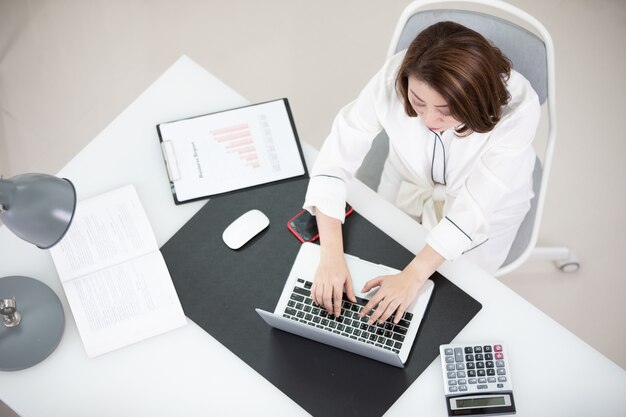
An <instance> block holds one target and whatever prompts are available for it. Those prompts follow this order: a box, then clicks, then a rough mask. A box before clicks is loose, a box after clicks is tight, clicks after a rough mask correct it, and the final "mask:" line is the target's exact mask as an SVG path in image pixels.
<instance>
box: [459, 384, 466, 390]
mask: <svg viewBox="0 0 626 417" xmlns="http://www.w3.org/2000/svg"><path fill="white" fill-rule="evenodd" d="M459 391H467V385H461V386H460V387H459Z"/></svg>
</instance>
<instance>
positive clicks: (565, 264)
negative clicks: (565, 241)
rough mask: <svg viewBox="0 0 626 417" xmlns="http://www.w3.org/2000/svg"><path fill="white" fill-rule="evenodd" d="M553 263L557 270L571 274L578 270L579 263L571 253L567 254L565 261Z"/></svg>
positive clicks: (576, 257)
mask: <svg viewBox="0 0 626 417" xmlns="http://www.w3.org/2000/svg"><path fill="white" fill-rule="evenodd" d="M555 263H556V267H557V268H559V269H560V270H561V272H567V273H572V272H576V271H578V270H579V269H580V261H579V260H578V256H577V255H576V254H575V253H574V252H573V251H570V252H569V256H568V257H567V259H563V260H560V261H556V262H555Z"/></svg>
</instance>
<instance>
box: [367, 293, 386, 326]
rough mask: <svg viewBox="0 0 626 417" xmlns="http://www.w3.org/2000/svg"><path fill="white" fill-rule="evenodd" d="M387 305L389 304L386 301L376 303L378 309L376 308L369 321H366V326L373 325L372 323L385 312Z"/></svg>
mask: <svg viewBox="0 0 626 417" xmlns="http://www.w3.org/2000/svg"><path fill="white" fill-rule="evenodd" d="M388 304H389V302H388V301H387V300H386V299H382V300H381V301H380V303H378V307H376V311H374V312H373V313H372V315H371V316H370V319H369V320H368V321H367V324H374V322H376V321H377V320H378V319H379V317H380V316H381V315H382V314H383V313H384V312H385V310H386V309H387V305H388Z"/></svg>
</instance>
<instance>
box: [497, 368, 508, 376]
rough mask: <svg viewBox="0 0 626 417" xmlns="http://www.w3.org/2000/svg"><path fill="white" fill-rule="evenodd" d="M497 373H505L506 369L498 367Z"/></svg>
mask: <svg viewBox="0 0 626 417" xmlns="http://www.w3.org/2000/svg"><path fill="white" fill-rule="evenodd" d="M498 375H506V369H504V368H498Z"/></svg>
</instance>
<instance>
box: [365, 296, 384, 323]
mask: <svg viewBox="0 0 626 417" xmlns="http://www.w3.org/2000/svg"><path fill="white" fill-rule="evenodd" d="M382 298H383V297H382V296H381V295H380V293H378V294H376V295H375V296H374V297H372V299H371V300H369V302H368V303H367V304H365V307H363V310H361V312H360V313H359V314H360V315H361V317H365V316H366V315H367V314H368V313H369V312H370V310H371V309H373V308H374V307H376V306H377V305H378V303H379V302H380V300H381V299H382Z"/></svg>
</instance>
